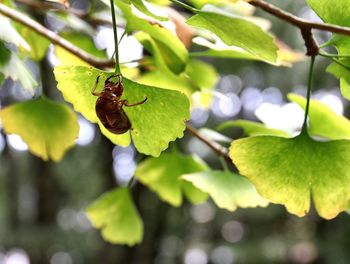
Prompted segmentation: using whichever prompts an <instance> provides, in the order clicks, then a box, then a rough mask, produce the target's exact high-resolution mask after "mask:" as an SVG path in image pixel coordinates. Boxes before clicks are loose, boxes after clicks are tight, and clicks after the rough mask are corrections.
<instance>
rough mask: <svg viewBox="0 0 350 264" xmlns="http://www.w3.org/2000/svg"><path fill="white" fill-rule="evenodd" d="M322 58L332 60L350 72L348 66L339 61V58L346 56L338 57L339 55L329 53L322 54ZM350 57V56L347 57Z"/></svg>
mask: <svg viewBox="0 0 350 264" xmlns="http://www.w3.org/2000/svg"><path fill="white" fill-rule="evenodd" d="M320 55H321V56H323V57H326V58H330V59H331V60H332V61H333V62H335V63H336V64H339V65H340V66H342V67H344V68H345V69H347V70H348V71H350V67H349V66H348V65H346V64H345V63H343V62H341V61H340V60H338V59H337V58H339V57H345V56H338V55H337V54H329V53H323V52H322V53H320ZM346 57H349V56H346Z"/></svg>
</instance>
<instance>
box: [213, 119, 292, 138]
mask: <svg viewBox="0 0 350 264" xmlns="http://www.w3.org/2000/svg"><path fill="white" fill-rule="evenodd" d="M232 127H240V128H242V129H243V131H244V134H246V135H247V136H262V135H268V136H278V137H289V135H288V134H287V133H286V132H284V131H283V130H279V129H273V128H268V127H266V126H265V125H264V124H262V123H258V122H254V121H249V120H241V119H237V120H234V121H227V122H224V123H222V124H220V125H219V126H218V127H217V128H216V129H217V130H219V131H222V130H225V129H228V128H232Z"/></svg>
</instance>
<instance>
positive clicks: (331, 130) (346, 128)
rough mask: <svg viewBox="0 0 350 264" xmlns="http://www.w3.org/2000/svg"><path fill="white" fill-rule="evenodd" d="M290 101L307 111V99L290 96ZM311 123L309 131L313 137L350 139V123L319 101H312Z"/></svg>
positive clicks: (294, 95)
mask: <svg viewBox="0 0 350 264" xmlns="http://www.w3.org/2000/svg"><path fill="white" fill-rule="evenodd" d="M288 99H289V100H290V101H292V102H294V103H297V104H298V105H300V106H301V107H302V108H303V109H304V110H305V108H306V99H305V98H303V97H302V96H300V95H296V94H289V95H288ZM309 121H310V126H309V129H308V131H309V133H310V134H311V135H313V136H320V137H324V138H329V139H350V121H349V120H348V119H346V118H345V117H344V116H342V115H338V114H336V113H335V112H334V111H333V110H332V109H330V108H329V107H328V106H327V105H325V104H323V103H321V102H319V101H317V100H311V101H310V111H309Z"/></svg>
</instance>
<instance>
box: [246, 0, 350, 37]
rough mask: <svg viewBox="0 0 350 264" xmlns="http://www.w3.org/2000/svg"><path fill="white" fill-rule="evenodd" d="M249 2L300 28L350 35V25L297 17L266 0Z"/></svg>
mask: <svg viewBox="0 0 350 264" xmlns="http://www.w3.org/2000/svg"><path fill="white" fill-rule="evenodd" d="M249 4H251V5H253V6H256V7H259V8H261V9H263V10H264V11H266V12H267V13H270V14H272V15H274V16H275V17H278V18H280V19H282V20H285V21H287V22H288V23H290V24H292V25H294V26H296V27H298V28H300V29H301V28H311V29H318V30H322V31H328V32H332V33H337V34H341V35H347V36H350V28H348V27H341V26H337V25H331V24H325V23H314V22H310V21H308V20H305V19H302V18H300V17H297V16H295V15H293V14H291V13H288V12H286V11H284V10H282V9H280V8H278V7H276V6H274V5H272V4H269V3H267V2H265V1H264V0H251V1H249Z"/></svg>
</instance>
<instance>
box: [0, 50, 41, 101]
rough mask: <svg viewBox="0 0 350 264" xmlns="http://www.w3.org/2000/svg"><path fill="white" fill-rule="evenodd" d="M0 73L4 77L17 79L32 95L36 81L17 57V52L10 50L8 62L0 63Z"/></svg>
mask: <svg viewBox="0 0 350 264" xmlns="http://www.w3.org/2000/svg"><path fill="white" fill-rule="evenodd" d="M0 73H2V74H3V75H4V77H5V78H11V79H12V80H13V81H18V82H19V83H20V84H21V85H22V87H23V88H24V89H25V90H28V91H29V92H30V94H31V95H34V88H35V87H36V86H37V85H38V83H37V82H36V80H35V79H34V78H33V76H32V74H31V73H30V72H29V71H28V69H27V67H26V65H25V64H24V63H23V62H22V61H21V60H20V59H19V58H18V57H17V54H15V53H13V52H12V53H11V58H10V60H9V61H8V63H6V64H4V65H1V64H0Z"/></svg>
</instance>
